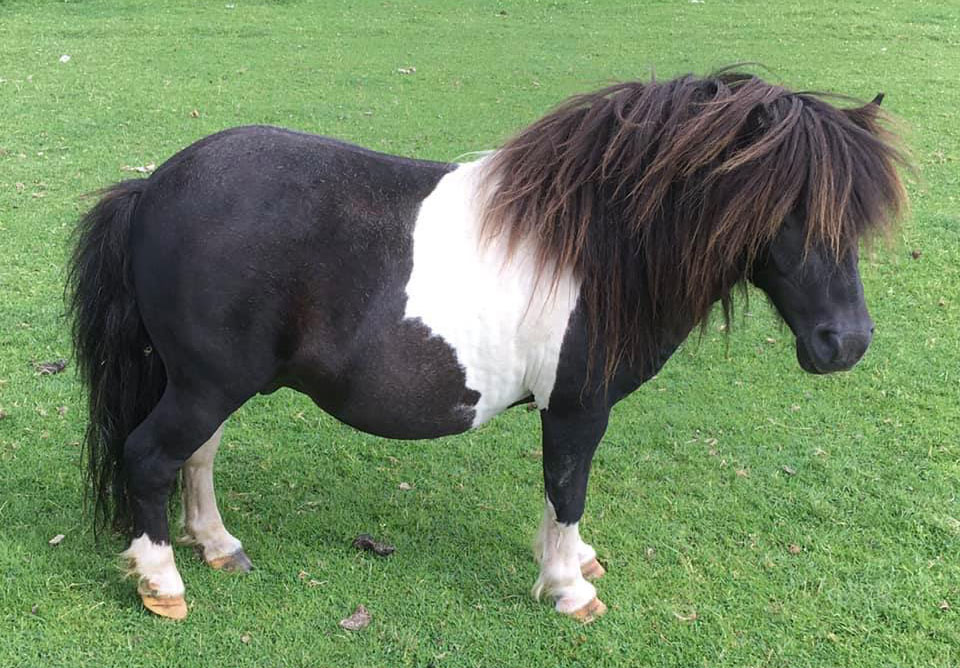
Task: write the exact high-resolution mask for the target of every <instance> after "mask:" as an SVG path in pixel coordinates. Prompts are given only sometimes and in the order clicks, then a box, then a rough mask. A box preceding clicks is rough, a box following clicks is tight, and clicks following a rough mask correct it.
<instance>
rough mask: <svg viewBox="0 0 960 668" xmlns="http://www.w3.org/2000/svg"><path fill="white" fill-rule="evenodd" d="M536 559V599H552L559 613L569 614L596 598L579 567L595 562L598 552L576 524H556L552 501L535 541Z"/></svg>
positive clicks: (534, 587)
mask: <svg viewBox="0 0 960 668" xmlns="http://www.w3.org/2000/svg"><path fill="white" fill-rule="evenodd" d="M534 556H535V557H536V559H537V562H539V564H540V576H539V577H538V578H537V582H536V584H534V585H533V596H534V598H536V599H537V600H539V599H540V597H541V596H543V595H544V594H546V595H548V596H551V597H553V599H554V600H555V601H556V608H557V611H559V612H563V613H566V614H571V613H573V612H576V611H577V610H580V609H581V608H583V607H584V606H585V605H587V604H588V603H590V602H591V601H592V600H593V599H594V598H596V596H597V590H596V589H595V588H594V586H593V585H592V584H590V583H589V582H587V581H586V579H585V578H584V577H583V574H582V573H581V572H580V564H582V563H584V562H585V561H590V560H591V559H593V558H594V557H595V556H596V552H594V550H593V548H592V547H590V546H589V545H587V544H586V543H584V542H583V541H582V540H580V531H579V529H578V528H577V523H573V524H563V523H561V522H558V521H557V514H556V512H555V511H554V509H553V504H552V503H550V501H549V500H548V501H547V502H546V506H545V507H544V510H543V522H541V524H540V530H539V531H538V532H537V537H536V540H535V541H534Z"/></svg>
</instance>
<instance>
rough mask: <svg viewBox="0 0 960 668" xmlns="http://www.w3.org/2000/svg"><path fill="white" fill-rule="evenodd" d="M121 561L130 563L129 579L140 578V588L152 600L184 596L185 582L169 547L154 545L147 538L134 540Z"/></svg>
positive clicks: (164, 544)
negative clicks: (152, 597)
mask: <svg viewBox="0 0 960 668" xmlns="http://www.w3.org/2000/svg"><path fill="white" fill-rule="evenodd" d="M120 556H122V557H125V558H126V559H128V560H129V563H130V571H129V572H130V575H135V576H137V588H138V589H139V591H140V592H141V593H146V594H150V595H152V596H160V597H173V596H183V592H184V588H183V580H182V579H181V578H180V573H178V572H177V566H176V564H175V563H174V560H173V548H172V547H171V546H170V544H169V543H154V542H153V541H152V540H150V537H149V536H148V535H147V534H143V535H142V536H140V537H138V538H134V539H133V541H131V543H130V547H128V548H127V549H126V550H125V551H124V552H123V553H121V555H120Z"/></svg>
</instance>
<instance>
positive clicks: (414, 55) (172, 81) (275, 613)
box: [0, 0, 960, 668]
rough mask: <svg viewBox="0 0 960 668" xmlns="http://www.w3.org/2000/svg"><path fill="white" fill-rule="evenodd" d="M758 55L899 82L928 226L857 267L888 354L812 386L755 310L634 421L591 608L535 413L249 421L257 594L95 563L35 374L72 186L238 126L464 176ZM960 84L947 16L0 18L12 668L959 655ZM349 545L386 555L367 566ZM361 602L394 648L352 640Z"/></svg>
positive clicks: (391, 4)
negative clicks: (423, 161) (146, 587)
mask: <svg viewBox="0 0 960 668" xmlns="http://www.w3.org/2000/svg"><path fill="white" fill-rule="evenodd" d="M66 55H68V56H70V58H69V60H67V62H61V60H66V59H61V56H66ZM738 61H760V62H762V63H764V64H765V65H766V66H767V67H768V68H770V71H769V72H768V73H766V74H765V76H767V77H768V78H772V79H774V80H777V81H781V82H783V83H785V84H788V85H790V86H792V87H795V88H806V89H817V90H832V91H837V92H843V93H848V94H851V95H855V96H858V97H861V98H867V99H869V98H871V97H872V96H873V95H874V94H875V93H877V92H878V91H881V90H882V91H884V92H885V93H886V94H887V98H886V101H885V102H884V105H885V106H886V107H887V108H889V109H890V110H891V111H892V112H894V113H895V114H897V115H899V116H900V117H902V118H903V119H904V120H905V121H906V124H907V126H908V127H909V133H908V141H909V144H910V145H911V147H912V149H913V152H914V157H915V161H916V164H917V166H918V177H917V178H916V179H915V180H914V181H913V182H912V183H911V185H910V192H911V197H912V202H913V204H912V207H913V208H912V213H911V215H910V216H909V218H908V219H907V220H905V221H904V224H903V226H902V228H901V229H900V230H899V232H898V233H897V234H896V235H895V238H894V241H893V244H892V245H891V246H889V247H882V246H881V247H879V248H877V249H875V250H874V251H873V252H872V253H870V254H868V255H867V256H866V257H864V259H863V261H862V273H863V278H864V283H865V286H866V292H867V296H868V301H869V303H870V306H871V309H872V314H873V317H874V319H875V320H876V322H877V333H876V337H875V339H874V343H873V346H872V348H871V349H870V351H869V353H868V354H867V357H866V358H865V359H864V361H863V362H862V363H861V364H860V365H859V366H857V367H856V369H854V370H853V371H852V372H850V373H847V374H842V375H837V376H830V377H812V376H808V375H805V374H804V373H803V372H802V371H801V370H800V368H799V367H798V365H797V363H796V360H795V358H794V353H793V341H792V336H791V335H790V333H789V331H788V330H786V329H785V328H784V327H782V326H780V325H779V324H778V323H777V322H776V320H775V318H774V316H773V315H772V313H771V312H770V309H769V308H768V307H767V306H766V304H765V302H764V300H763V299H762V298H760V297H759V296H756V297H755V298H754V299H753V300H751V302H750V303H749V305H742V308H741V309H740V315H739V316H738V318H737V320H736V322H735V327H734V331H733V333H732V335H731V336H730V337H729V339H727V340H726V341H725V339H724V337H723V336H722V334H721V333H720V332H719V331H718V328H717V327H716V326H715V325H711V326H710V328H709V329H708V331H707V334H706V336H705V337H703V339H702V340H700V341H697V340H691V341H688V342H687V344H686V345H685V346H684V347H683V348H682V349H681V350H680V351H679V352H678V353H677V354H676V356H675V357H674V358H673V360H672V361H671V362H669V363H668V364H667V366H666V367H665V369H664V370H663V372H662V373H661V374H660V376H659V377H658V378H657V379H655V380H654V381H652V382H650V383H648V384H647V385H645V386H644V387H642V388H641V389H640V390H639V391H638V392H637V393H635V394H634V395H633V396H631V397H630V398H628V399H627V400H625V401H624V402H622V404H620V405H619V406H618V407H617V408H616V409H615V412H614V416H613V420H612V424H611V427H610V430H609V432H608V433H607V435H606V437H605V439H604V441H603V443H602V444H601V446H600V449H599V452H598V455H597V458H596V460H595V467H594V474H593V478H592V481H591V488H590V495H589V501H588V507H587V515H586V517H585V520H584V522H583V526H582V528H583V532H584V537H585V539H586V540H587V541H589V542H591V543H593V544H594V545H595V546H596V548H597V550H598V552H599V554H600V558H601V560H602V561H603V562H604V563H605V564H606V565H607V568H608V574H607V576H606V577H605V578H604V579H602V580H601V581H599V583H598V589H599V593H600V596H601V597H602V598H603V599H604V601H605V602H606V603H607V604H608V605H609V606H610V611H609V613H608V614H607V615H606V616H605V617H603V618H601V619H600V620H599V621H597V622H596V623H594V624H592V625H590V626H581V625H579V624H577V623H575V622H573V621H572V620H569V619H566V618H563V617H561V616H559V615H557V614H555V613H554V612H553V610H552V608H551V606H549V605H547V604H540V603H537V602H535V601H533V600H532V599H531V598H530V596H529V594H528V590H529V587H530V585H531V584H532V583H533V580H534V578H535V577H536V566H535V565H534V563H533V560H532V558H531V553H530V549H529V544H530V539H531V538H532V535H533V532H534V530H535V528H536V525H537V523H538V521H539V516H540V512H541V504H542V496H541V494H542V492H541V482H540V462H539V459H538V456H537V450H538V448H539V427H538V420H537V416H536V414H535V413H530V412H526V411H524V410H514V411H512V412H509V413H507V414H505V415H503V416H501V417H500V418H498V419H497V420H495V421H494V422H493V423H491V424H490V425H488V426H486V427H483V428H481V429H479V430H477V431H475V432H471V433H469V434H467V435H464V436H461V437H457V438H449V439H442V440H438V441H431V442H414V443H410V442H390V441H385V440H381V439H377V438H373V437H370V436H367V435H364V434H360V433H357V432H355V431H351V430H350V429H348V428H346V427H343V426H341V425H339V424H338V423H336V422H335V421H334V420H333V419H332V418H330V417H327V416H325V415H323V414H321V413H320V412H319V411H318V410H317V409H315V408H313V406H312V404H310V402H309V401H308V400H306V399H305V398H304V397H302V396H299V395H296V394H294V393H292V392H287V391H281V392H278V393H277V394H275V395H272V396H270V397H265V398H258V399H256V400H254V401H252V402H250V404H248V405H247V406H246V407H245V408H244V409H243V410H242V411H241V412H240V413H239V414H238V415H237V416H236V418H235V419H234V420H233V421H232V422H231V423H230V424H229V426H228V428H227V432H226V435H225V439H224V443H225V445H224V447H223V448H222V449H221V454H220V458H219V460H218V471H219V473H218V486H219V490H220V498H221V508H222V510H223V512H224V515H225V520H226V522H227V525H228V527H229V528H230V530H231V531H232V532H233V533H234V534H235V535H237V536H238V537H239V538H240V539H241V540H242V541H243V542H244V545H245V547H246V549H247V552H248V554H249V555H250V556H251V558H252V559H253V561H254V563H255V564H256V566H257V569H256V570H255V571H254V572H253V573H251V574H250V575H248V576H245V577H230V576H227V575H224V574H221V573H216V572H212V571H209V570H208V569H207V568H206V567H205V566H204V565H203V564H202V563H201V562H200V561H199V560H197V559H195V558H194V557H193V555H192V553H191V551H190V550H189V549H186V548H181V549H178V552H177V555H178V560H179V567H180V571H181V573H182V575H183V577H184V580H185V581H186V583H187V597H188V601H189V603H190V609H191V614H190V617H189V618H188V619H187V620H186V621H185V622H183V623H172V622H170V621H168V620H163V619H159V618H155V617H152V616H150V615H149V614H148V613H146V612H145V611H144V610H143V609H142V608H141V606H140V604H139V600H138V598H137V596H136V594H135V590H134V586H133V584H132V583H131V582H127V581H123V580H121V577H120V573H119V571H118V570H117V568H116V565H117V560H116V557H115V555H116V553H117V552H118V551H119V550H121V549H122V548H123V542H122V541H121V540H120V539H119V538H116V539H108V540H106V541H104V542H103V543H102V544H100V545H99V546H97V545H95V543H94V541H93V538H92V534H91V532H90V530H89V527H88V523H87V522H86V520H85V519H84V517H83V515H82V512H81V507H80V494H81V486H80V471H79V454H80V453H79V447H78V442H79V439H80V435H81V433H82V429H83V398H82V395H81V394H80V388H79V386H78V384H77V382H76V379H75V376H74V372H73V368H72V366H68V368H67V371H66V372H64V373H61V374H57V375H38V373H37V372H36V371H35V370H34V366H33V363H34V362H42V361H49V360H55V359H59V358H69V357H70V355H71V351H70V349H69V344H68V337H67V331H68V328H67V323H66V322H65V321H64V319H63V316H62V312H63V302H62V283H63V267H64V261H65V258H66V254H67V240H68V235H69V234H70V231H71V229H72V226H73V222H74V221H75V219H76V218H77V216H78V215H79V214H80V213H81V212H82V211H83V210H84V209H85V208H86V207H88V206H90V204H91V201H90V200H89V199H84V198H83V197H82V194H83V193H86V192H89V191H92V190H94V189H96V188H98V187H101V186H103V185H105V184H107V183H110V182H113V181H116V180H119V179H121V178H126V177H129V176H130V174H128V173H125V172H124V171H122V168H123V167H124V166H140V165H146V164H148V163H157V164H159V163H160V162H162V161H163V160H165V159H166V158H167V157H169V156H170V155H171V154H172V153H174V152H175V151H177V150H178V149H180V148H182V147H183V146H186V145H187V144H189V143H190V142H192V141H193V140H195V139H197V138H199V137H201V136H203V135H205V134H208V133H211V132H214V131H216V130H219V129H221V128H225V127H229V126H233V125H239V124H247V123H271V124H277V125H283V126H287V127H291V128H296V129H301V130H306V131H310V132H318V133H323V134H329V135H333V136H336V137H340V138H343V139H346V140H350V141H354V142H357V143H360V144H363V145H365V146H368V147H371V148H374V149H378V150H382V151H389V152H394V153H399V154H405V155H410V156H416V157H424V158H432V159H439V160H452V159H455V158H456V157H457V156H459V155H461V154H463V153H465V152H467V151H472V150H477V149H485V148H490V147H494V146H496V145H497V144H498V143H499V142H501V141H503V140H504V139H505V138H506V137H507V136H509V134H510V133H511V132H512V131H514V130H516V129H519V128H520V127H522V126H524V125H525V124H527V123H529V122H531V121H533V120H534V119H536V118H537V117H538V116H539V115H541V114H542V113H544V112H545V111H546V110H547V109H548V108H550V107H551V106H552V105H553V104H555V103H557V102H559V101H560V100H561V99H563V98H564V97H566V96H567V95H570V94H573V93H576V92H581V91H585V90H588V89H591V88H595V87H598V86H599V85H602V84H605V83H607V82H609V81H611V80H615V79H629V78H644V77H647V76H649V73H650V71H651V69H654V68H655V69H656V72H657V73H658V75H660V76H672V75H675V74H680V73H684V72H687V71H694V72H700V73H703V72H706V71H709V70H710V69H712V68H713V67H715V66H719V65H725V64H729V63H732V62H738ZM400 68H405V69H411V70H412V69H413V68H415V71H411V72H410V73H407V74H404V73H401V72H400V71H399V70H400ZM958 81H960V3H958V2H957V0H947V1H943V2H932V1H929V0H927V1H918V0H894V1H891V2H886V3H856V4H853V3H850V4H849V5H848V4H846V3H835V2H827V1H825V0H824V1H812V0H799V1H798V2H793V3H772V2H769V1H767V2H759V1H754V0H743V1H738V2H733V1H730V2H722V1H720V0H704V1H703V2H688V1H687V0H676V1H670V2H667V1H659V2H654V1H649V2H634V3H621V2H612V1H603V0H594V1H592V2H586V1H578V0H565V1H564V0H557V1H543V2H534V1H530V2H519V1H518V2H493V1H489V2H488V1H476V2H464V3H459V2H441V1H434V2H427V1H424V2H401V1H400V0H394V1H383V2H380V1H378V2H372V1H371V2H365V1H356V2H306V1H303V2H296V1H294V0H289V1H280V0H276V1H273V2H268V1H266V0H260V1H258V2H254V1H245V0H230V2H225V1H224V0H218V1H214V2H196V1H195V0H176V1H170V2H166V1H165V2H162V3H160V2H147V1H145V0H138V1H133V0H116V1H112V2H108V1H106V0H78V1H73V2H52V1H51V2H42V1H36V2H27V1H26V0H24V1H16V0H0V410H2V412H3V415H5V417H3V418H2V419H0V666H4V667H6V666H60V665H63V666H124V667H127V666H167V665H177V666H231V667H233V666H236V667H241V666H358V667H359V666H364V667H366V666H371V667H373V666H383V667H390V668H394V667H400V666H434V667H438V668H439V667H454V666H483V667H493V666H511V667H514V666H515V667H522V668H529V667H534V666H549V667H554V666H631V667H632V666H684V667H693V666H698V667H704V668H707V667H709V668H713V667H718V666H756V667H760V666H770V667H773V666H791V667H794V666H817V667H826V666H858V667H859V666H862V667H870V668H875V667H881V666H884V667H887V666H889V667H894V666H898V667H899V666H918V667H919V666H923V667H943V668H948V667H950V666H957V665H960V617H958V615H960V560H958V559H960V501H958V493H960V444H958V440H957V437H958V435H960V407H958V395H960V385H958V375H960V262H958V259H960V214H958V196H960V114H958V111H957V110H958V109H960V85H958ZM914 251H915V252H914ZM914 256H917V257H916V258H915V257H914ZM788 469H789V471H791V472H793V473H792V474H791V473H788ZM400 482H408V483H410V484H411V485H412V486H413V489H412V490H410V491H403V490H400V489H399V488H398V485H399V483H400ZM361 532H368V533H372V534H375V535H377V536H379V537H381V538H384V539H386V540H388V541H390V542H392V543H393V544H395V545H396V546H397V552H396V553H395V554H394V555H393V556H391V557H389V558H388V559H380V558H377V557H374V556H371V555H369V554H361V553H358V552H356V551H355V550H353V549H352V548H351V547H350V542H351V540H352V538H353V537H354V536H355V535H356V534H358V533H361ZM56 534H64V535H65V538H64V539H63V541H62V542H61V543H60V544H59V545H58V546H55V547H53V546H50V545H48V541H49V540H50V539H51V538H52V537H53V536H55V535H56ZM358 603H362V604H364V605H365V606H366V607H367V608H368V609H369V610H370V611H371V613H372V615H373V623H372V624H371V625H370V627H368V628H367V629H366V630H364V631H362V632H358V633H349V632H347V631H343V630H341V629H339V628H338V626H337V622H338V621H339V620H340V619H341V618H343V617H346V616H347V615H348V614H349V613H350V612H352V610H353V609H354V607H355V606H356V605H357V604H358Z"/></svg>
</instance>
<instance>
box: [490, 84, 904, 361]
mask: <svg viewBox="0 0 960 668" xmlns="http://www.w3.org/2000/svg"><path fill="white" fill-rule="evenodd" d="M836 97H837V96H834V98H836ZM827 99H830V96H823V95H817V94H812V93H799V92H794V91H790V90H788V89H786V88H783V87H782V86H777V85H774V84H770V83H767V82H765V81H763V80H762V79H760V78H758V77H756V76H752V75H747V74H741V73H736V72H729V71H724V72H720V73H718V74H714V75H712V76H709V77H703V78H699V77H694V76H685V77H680V78H677V79H673V80H671V81H664V82H659V81H650V82H628V83H623V84H617V85H614V86H610V87H609V88H606V89H604V90H600V91H597V92H595V93H591V94H588V95H583V96H579V97H576V98H573V99H571V100H570V101H568V102H567V103H566V104H564V105H562V106H561V107H559V108H558V109H557V110H555V111H553V112H552V113H550V114H548V115H547V116H545V117H544V118H542V119H541V120H539V121H537V122H536V123H534V124H533V125H531V126H530V127H528V128H527V129H525V130H523V131H521V132H520V133H519V134H518V135H517V136H516V137H514V138H513V139H511V140H510V141H509V142H507V144H506V145H505V146H504V147H503V148H502V149H501V150H499V151H497V152H496V153H494V154H493V155H492V156H491V157H490V158H489V161H490V162H489V165H490V168H489V171H488V175H489V176H488V178H489V179H490V186H491V187H490V188H488V192H489V193H490V199H489V202H488V203H487V207H486V209H485V214H484V216H485V217H484V229H485V231H486V232H487V233H488V235H489V237H490V238H493V237H496V236H501V237H505V238H506V240H507V242H508V245H509V247H510V248H512V249H516V248H519V247H520V245H521V242H524V241H532V243H533V245H534V247H535V248H536V253H537V262H538V267H539V268H540V270H541V271H542V272H543V273H547V274H549V273H551V272H557V271H558V270H570V271H572V272H574V274H575V275H576V276H577V277H578V278H580V280H581V292H580V296H581V303H582V305H583V308H584V310H585V313H586V320H587V323H588V326H589V327H590V330H591V333H592V334H591V336H592V342H593V346H592V348H594V349H596V350H599V351H601V352H602V354H600V355H598V356H597V359H603V360H604V362H603V364H604V368H603V375H604V377H605V378H607V379H609V378H610V377H611V374H612V373H613V370H614V368H615V367H616V366H617V365H618V364H620V363H621V362H623V361H627V362H629V363H631V364H634V365H636V364H637V363H640V364H642V363H643V362H644V361H645V360H646V359H650V358H651V357H652V356H655V355H656V354H657V352H656V351H657V349H658V348H659V347H660V345H661V343H663V342H664V340H671V339H672V340H673V341H674V342H676V341H677V340H678V339H679V338H680V337H682V336H685V335H686V333H687V332H689V331H690V329H691V328H692V327H693V326H695V325H696V324H697V323H701V324H703V323H705V322H706V319H707V316H708V314H709V312H710V309H711V308H712V306H713V304H715V303H716V302H717V301H719V302H721V304H722V306H723V312H724V316H725V317H726V319H727V320H728V322H729V319H730V313H731V303H732V302H731V293H732V290H733V288H734V286H736V285H737V284H742V283H743V281H744V279H751V280H752V281H753V282H754V283H755V284H756V285H758V286H759V287H760V288H762V289H763V290H764V291H766V293H767V294H768V295H769V297H770V299H771V300H772V301H773V303H774V305H775V306H776V308H777V309H778V311H779V312H780V314H781V315H782V316H783V318H784V320H786V322H787V323H788V325H789V326H790V327H791V329H792V330H793V332H794V334H795V335H796V337H797V355H798V358H799V360H800V364H801V365H802V366H803V368H804V369H806V370H807V371H811V372H828V371H836V370H840V369H846V368H849V367H850V366H852V365H853V364H854V363H856V361H857V360H858V359H860V357H861V356H862V355H863V353H864V351H865V350H866V347H867V345H868V344H869V342H870V337H871V332H872V328H873V324H872V322H871V321H870V317H869V315H868V314H867V309H866V305H865V304H864V299H863V289H862V286H861V284H860V278H859V275H858V273H857V251H858V247H859V243H860V241H861V239H862V238H864V237H865V236H869V235H870V234H871V233H873V232H876V231H878V230H882V229H884V227H885V226H886V223H887V222H889V221H891V220H894V219H896V217H897V216H898V214H899V213H900V211H901V209H902V208H903V206H904V204H905V201H906V194H905V191H904V188H903V185H902V183H901V181H900V178H899V176H898V173H897V167H898V166H899V165H904V164H906V159H905V156H904V155H903V153H902V152H901V150H900V149H899V148H898V145H897V141H896V138H895V137H894V136H893V135H892V134H891V133H890V132H889V131H888V130H887V129H886V124H885V123H884V119H883V114H882V112H881V110H880V104H879V103H880V98H879V97H878V99H876V100H874V101H873V102H871V103H869V104H865V105H861V106H853V107H843V108H841V107H835V106H833V105H832V104H830V103H829V102H827V101H826V100H827ZM840 99H843V98H840ZM555 275H557V274H555Z"/></svg>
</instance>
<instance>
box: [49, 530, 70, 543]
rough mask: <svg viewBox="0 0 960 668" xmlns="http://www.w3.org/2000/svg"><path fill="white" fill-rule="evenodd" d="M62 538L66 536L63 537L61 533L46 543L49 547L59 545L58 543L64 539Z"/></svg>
mask: <svg viewBox="0 0 960 668" xmlns="http://www.w3.org/2000/svg"><path fill="white" fill-rule="evenodd" d="M64 538H66V536H64V535H63V534H62V533H58V534H57V535H56V536H54V537H53V538H51V539H50V540H48V541H47V542H48V543H49V544H50V545H59V544H60V543H62V542H63V539H64Z"/></svg>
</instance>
